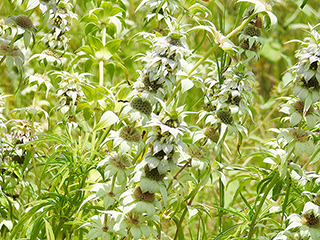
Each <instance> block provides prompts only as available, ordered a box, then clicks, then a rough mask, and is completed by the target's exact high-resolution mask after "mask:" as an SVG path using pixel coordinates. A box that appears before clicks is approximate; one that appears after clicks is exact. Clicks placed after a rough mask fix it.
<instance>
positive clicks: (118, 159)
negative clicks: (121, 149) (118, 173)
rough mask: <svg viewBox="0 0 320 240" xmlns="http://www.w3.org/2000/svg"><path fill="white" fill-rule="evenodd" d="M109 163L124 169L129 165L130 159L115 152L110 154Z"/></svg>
mask: <svg viewBox="0 0 320 240" xmlns="http://www.w3.org/2000/svg"><path fill="white" fill-rule="evenodd" d="M110 164H112V165H113V166H115V167H117V168H121V169H126V168H128V167H130V160H129V158H128V156H126V155H124V154H120V153H115V154H113V155H111V156H110Z"/></svg>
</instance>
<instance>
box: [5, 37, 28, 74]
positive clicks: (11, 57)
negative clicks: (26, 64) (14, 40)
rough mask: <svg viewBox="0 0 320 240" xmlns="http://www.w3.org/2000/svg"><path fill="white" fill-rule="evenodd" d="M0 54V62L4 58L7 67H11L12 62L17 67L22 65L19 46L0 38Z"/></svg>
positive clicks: (22, 59) (22, 57) (22, 58)
mask: <svg viewBox="0 0 320 240" xmlns="http://www.w3.org/2000/svg"><path fill="white" fill-rule="evenodd" d="M0 55H2V58H1V60H0V63H2V61H3V60H4V59H6V64H7V67H8V69H11V68H12V67H13V63H15V64H16V66H17V67H22V64H23V61H24V55H23V53H22V52H21V50H20V49H19V47H18V46H16V45H14V44H11V43H10V42H8V41H6V40H4V39H1V38H0Z"/></svg>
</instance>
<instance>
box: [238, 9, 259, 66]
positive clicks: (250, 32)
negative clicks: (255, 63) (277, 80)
mask: <svg viewBox="0 0 320 240" xmlns="http://www.w3.org/2000/svg"><path fill="white" fill-rule="evenodd" d="M250 11H251V10H250V8H249V10H248V13H250ZM248 13H247V14H248ZM262 27H263V18H262V17H260V16H258V15H256V16H255V18H254V19H253V20H252V21H251V22H250V23H249V24H248V25H247V26H245V28H244V29H243V30H242V31H241V33H240V35H239V41H240V45H239V46H240V49H239V54H242V53H244V54H245V55H246V56H247V57H248V58H249V59H252V58H255V59H256V60H257V59H258V58H259V54H258V51H259V49H260V47H261V46H262V45H263V43H264V39H263V38H262V37H261V35H262V31H261V29H262Z"/></svg>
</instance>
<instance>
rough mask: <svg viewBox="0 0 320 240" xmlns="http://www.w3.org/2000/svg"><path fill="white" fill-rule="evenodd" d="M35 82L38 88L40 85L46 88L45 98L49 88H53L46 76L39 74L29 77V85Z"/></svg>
mask: <svg viewBox="0 0 320 240" xmlns="http://www.w3.org/2000/svg"><path fill="white" fill-rule="evenodd" d="M34 82H36V83H37V85H38V87H40V86H41V85H42V84H44V85H45V87H46V98H47V97H48V93H49V91H50V89H51V88H53V85H52V84H51V81H50V78H49V77H48V76H47V75H41V74H38V73H36V74H34V75H31V76H29V83H30V84H31V83H34Z"/></svg>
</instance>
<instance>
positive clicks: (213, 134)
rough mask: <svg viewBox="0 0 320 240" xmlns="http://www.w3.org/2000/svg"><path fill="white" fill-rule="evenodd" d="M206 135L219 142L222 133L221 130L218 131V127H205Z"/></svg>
mask: <svg viewBox="0 0 320 240" xmlns="http://www.w3.org/2000/svg"><path fill="white" fill-rule="evenodd" d="M204 135H205V136H206V137H207V138H209V139H211V140H212V141H213V142H215V143H217V142H218V141H219V136H220V134H219V132H218V131H216V129H215V128H213V127H208V128H205V129H204Z"/></svg>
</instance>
